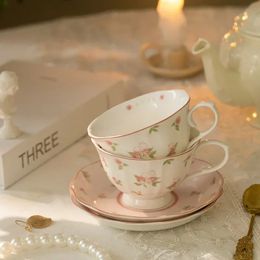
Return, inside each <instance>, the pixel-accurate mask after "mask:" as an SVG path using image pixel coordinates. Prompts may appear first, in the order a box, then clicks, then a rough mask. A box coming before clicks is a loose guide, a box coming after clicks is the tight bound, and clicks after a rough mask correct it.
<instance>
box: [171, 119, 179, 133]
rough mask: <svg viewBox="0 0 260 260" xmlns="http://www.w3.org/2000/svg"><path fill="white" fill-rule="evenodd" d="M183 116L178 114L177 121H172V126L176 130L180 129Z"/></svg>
mask: <svg viewBox="0 0 260 260" xmlns="http://www.w3.org/2000/svg"><path fill="white" fill-rule="evenodd" d="M180 123H181V117H180V116H178V117H177V118H176V119H175V121H174V122H173V123H172V125H171V126H172V127H175V129H176V131H179V130H180Z"/></svg>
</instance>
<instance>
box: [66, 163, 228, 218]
mask: <svg viewBox="0 0 260 260" xmlns="http://www.w3.org/2000/svg"><path fill="white" fill-rule="evenodd" d="M208 165H209V164H208V163H207V162H204V161H201V160H194V163H193V164H192V166H191V172H194V171H195V170H197V169H201V168H205V167H207V166H208ZM222 188H223V177H222V176H221V174H220V173H218V172H215V173H211V174H207V175H202V176H198V177H194V178H189V179H187V180H184V181H183V182H182V183H181V184H180V185H179V186H178V187H176V189H175V191H174V195H175V198H176V199H175V201H174V203H173V204H171V205H170V206H169V207H168V208H166V209H163V210H158V211H151V212H144V211H136V210H131V209H128V208H126V207H124V206H122V205H121V203H120V196H121V193H120V191H118V190H117V189H116V188H115V186H113V185H112V184H111V182H110V181H109V180H108V178H107V177H106V173H105V171H104V170H103V168H102V165H101V163H100V161H98V162H95V163H93V164H91V165H88V166H86V167H85V168H83V169H81V170H80V171H79V172H78V173H77V174H76V175H75V176H74V177H73V179H72V180H71V183H70V192H71V194H72V196H73V197H74V198H75V199H76V200H77V202H79V203H80V204H81V205H83V206H84V207H86V208H88V209H90V210H92V211H94V212H95V213H98V214H100V215H102V216H104V217H107V218H111V219H117V220H123V221H143V222H150V221H163V220H169V219H171V220H172V219H174V218H180V217H184V216H186V215H188V214H191V213H194V212H196V211H198V210H200V209H202V208H204V207H206V206H207V205H209V204H210V203H212V202H213V201H215V200H216V199H218V198H219V197H220V196H221V194H222Z"/></svg>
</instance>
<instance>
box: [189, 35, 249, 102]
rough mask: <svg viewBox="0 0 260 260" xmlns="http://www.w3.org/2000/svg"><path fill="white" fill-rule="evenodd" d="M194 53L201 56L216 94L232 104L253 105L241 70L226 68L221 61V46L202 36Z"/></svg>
mask: <svg viewBox="0 0 260 260" xmlns="http://www.w3.org/2000/svg"><path fill="white" fill-rule="evenodd" d="M192 53H193V54H194V55H200V56H201V58H202V62H203V67H204V71H205V76H206V80H207V83H208V86H209V88H210V89H211V90H212V92H213V93H214V95H215V96H217V97H218V98H219V99H220V100H221V101H222V102H224V103H227V104H230V105H239V106H247V105H252V99H251V97H250V96H249V93H248V92H247V91H246V89H245V88H244V86H243V83H242V80H241V77H240V74H239V72H238V71H236V70H232V69H228V68H225V67H224V66H223V65H222V63H221V62H220V59H219V48H217V47H215V46H212V45H211V44H210V43H209V42H208V41H207V40H205V39H202V38H200V39H199V40H198V41H197V42H196V43H195V44H194V46H193V48H192Z"/></svg>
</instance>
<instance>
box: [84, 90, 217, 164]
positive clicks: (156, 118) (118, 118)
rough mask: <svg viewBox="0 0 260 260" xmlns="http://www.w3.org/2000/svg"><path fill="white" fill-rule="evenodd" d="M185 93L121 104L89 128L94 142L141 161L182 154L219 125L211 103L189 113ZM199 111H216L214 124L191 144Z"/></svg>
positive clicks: (159, 94)
mask: <svg viewBox="0 0 260 260" xmlns="http://www.w3.org/2000/svg"><path fill="white" fill-rule="evenodd" d="M189 102H190V97H189V95H188V94H187V93H186V92H185V91H184V90H165V91H156V92H151V93H148V94H145V95H142V96H139V97H137V98H134V99H131V100H129V101H126V102H124V103H121V104H119V105H117V106H115V107H113V108H111V109H109V110H107V111H106V112H105V113H103V114H101V115H100V116H99V117H97V118H96V119H95V120H94V121H92V122H91V124H90V125H89V127H88V134H89V136H90V137H91V139H92V141H93V142H94V143H95V144H96V145H98V146H100V147H102V148H103V149H104V150H106V151H108V152H112V153H114V154H118V155H124V156H127V157H131V158H139V159H158V158H164V157H167V156H171V155H174V154H176V153H180V152H183V151H184V150H185V149H186V148H187V147H188V146H190V145H192V144H194V143H195V142H197V141H198V140H200V139H201V138H203V137H205V136H206V135H207V134H209V133H210V132H211V131H212V130H213V129H214V128H215V127H216V125H217V122H218V113H217V110H216V108H215V106H214V104H213V103H212V102H200V103H199V104H197V105H195V106H194V107H193V108H191V110H189ZM199 108H206V109H209V110H211V111H212V112H213V115H214V119H213V123H212V125H211V126H210V127H209V128H208V129H206V130H205V131H202V132H200V134H199V135H198V137H197V138H196V139H195V140H194V141H193V142H192V143H189V137H190V128H191V127H197V126H196V123H195V122H194V121H193V119H192V114H193V112H194V111H196V110H197V109H199Z"/></svg>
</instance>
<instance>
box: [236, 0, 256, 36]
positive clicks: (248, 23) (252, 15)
mask: <svg viewBox="0 0 260 260" xmlns="http://www.w3.org/2000/svg"><path fill="white" fill-rule="evenodd" d="M234 29H235V30H239V31H240V32H242V33H246V34H248V35H251V36H257V37H258V36H259V37H260V1H257V2H255V3H253V4H251V5H250V6H249V7H248V8H247V9H246V10H245V12H244V13H243V14H241V15H239V16H237V17H236V18H235V22H234Z"/></svg>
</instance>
